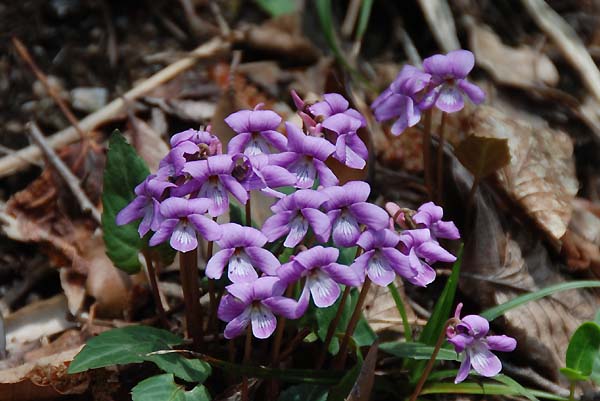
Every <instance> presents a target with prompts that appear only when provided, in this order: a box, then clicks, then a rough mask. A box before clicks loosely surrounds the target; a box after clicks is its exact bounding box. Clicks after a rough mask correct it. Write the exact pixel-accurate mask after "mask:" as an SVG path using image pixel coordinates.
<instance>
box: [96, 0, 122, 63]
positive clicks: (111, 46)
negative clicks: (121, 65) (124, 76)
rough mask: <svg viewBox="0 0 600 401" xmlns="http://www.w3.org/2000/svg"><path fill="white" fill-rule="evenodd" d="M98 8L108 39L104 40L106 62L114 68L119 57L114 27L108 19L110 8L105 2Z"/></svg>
mask: <svg viewBox="0 0 600 401" xmlns="http://www.w3.org/2000/svg"><path fill="white" fill-rule="evenodd" d="M100 8H102V17H103V18H104V23H105V24H106V32H107V34H108V38H107V40H106V52H107V53H108V61H109V63H110V66H111V67H112V68H115V67H116V65H117V59H118V57H119V52H118V50H117V34H116V33H115V26H114V25H113V23H112V20H111V18H110V6H109V5H108V3H107V2H106V0H102V1H100Z"/></svg>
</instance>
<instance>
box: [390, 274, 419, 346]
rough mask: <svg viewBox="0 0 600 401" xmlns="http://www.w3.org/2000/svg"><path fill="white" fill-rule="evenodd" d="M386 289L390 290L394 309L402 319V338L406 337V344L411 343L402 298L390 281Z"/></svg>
mask: <svg viewBox="0 0 600 401" xmlns="http://www.w3.org/2000/svg"><path fill="white" fill-rule="evenodd" d="M388 289H389V290H390V294H392V298H394V302H395V303H396V308H397V309H398V312H400V317H401V318H402V326H404V337H406V341H407V342H411V341H412V340H413V336H412V329H411V327H410V324H409V323H408V316H407V315H406V308H405V307H404V302H402V297H401V296H400V292H398V289H397V288H396V285H395V284H394V282H393V281H392V282H391V283H390V285H388Z"/></svg>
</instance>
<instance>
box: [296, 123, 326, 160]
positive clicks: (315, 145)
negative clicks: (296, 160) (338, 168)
mask: <svg viewBox="0 0 600 401" xmlns="http://www.w3.org/2000/svg"><path fill="white" fill-rule="evenodd" d="M285 127H286V132H287V134H288V148H289V149H290V150H292V151H294V152H296V153H302V154H305V155H309V156H312V157H314V158H315V159H318V160H325V159H327V158H328V157H329V155H331V154H332V153H333V152H334V151H335V146H334V145H333V144H332V143H331V142H329V141H327V140H326V139H324V138H319V137H315V136H308V135H306V134H304V133H303V132H302V130H301V129H300V128H298V127H297V126H296V125H294V124H291V123H285Z"/></svg>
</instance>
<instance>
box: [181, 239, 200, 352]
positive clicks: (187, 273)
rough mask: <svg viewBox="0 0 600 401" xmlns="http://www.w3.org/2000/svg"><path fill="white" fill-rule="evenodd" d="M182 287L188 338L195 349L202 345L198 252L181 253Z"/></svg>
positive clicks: (195, 250)
mask: <svg viewBox="0 0 600 401" xmlns="http://www.w3.org/2000/svg"><path fill="white" fill-rule="evenodd" d="M179 263H180V266H179V269H180V271H181V287H182V289H183V300H184V303H185V321H186V325H187V333H188V336H189V337H191V338H192V341H193V346H194V349H199V348H200V346H201V345H202V337H203V329H202V309H201V308H200V288H199V287H198V266H197V265H198V252H197V249H193V250H191V251H189V252H180V253H179Z"/></svg>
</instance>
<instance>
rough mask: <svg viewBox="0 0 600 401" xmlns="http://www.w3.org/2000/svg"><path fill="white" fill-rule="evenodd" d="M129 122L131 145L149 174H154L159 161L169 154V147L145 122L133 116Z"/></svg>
mask: <svg viewBox="0 0 600 401" xmlns="http://www.w3.org/2000/svg"><path fill="white" fill-rule="evenodd" d="M129 121H130V122H131V132H129V134H130V135H131V136H132V141H131V143H133V147H134V148H135V149H136V150H137V153H138V155H139V156H140V157H141V158H142V159H144V161H145V162H146V164H148V167H149V168H150V172H152V173H155V172H156V170H158V165H159V163H160V161H161V160H162V159H163V158H164V157H165V156H166V155H167V153H169V146H168V145H167V144H166V142H165V141H164V140H163V138H162V137H161V135H160V134H159V133H158V132H157V131H156V130H154V128H152V127H151V126H150V125H148V124H146V122H145V121H143V120H141V119H139V118H137V117H136V116H134V115H131V116H130V117H129Z"/></svg>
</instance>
